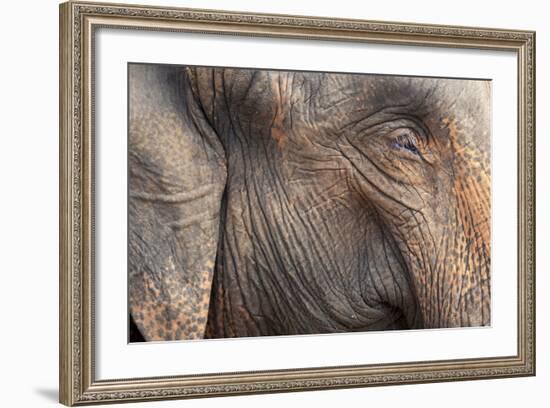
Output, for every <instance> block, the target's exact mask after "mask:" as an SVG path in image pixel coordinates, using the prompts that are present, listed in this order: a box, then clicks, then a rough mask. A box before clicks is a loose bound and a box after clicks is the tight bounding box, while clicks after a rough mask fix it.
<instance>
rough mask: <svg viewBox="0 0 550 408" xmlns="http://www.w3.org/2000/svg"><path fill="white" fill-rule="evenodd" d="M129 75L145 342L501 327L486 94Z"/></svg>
mask: <svg viewBox="0 0 550 408" xmlns="http://www.w3.org/2000/svg"><path fill="white" fill-rule="evenodd" d="M129 76H130V77H129V115H130V116H129V152H128V153H129V159H128V160H129V163H128V169H129V171H128V174H129V199H128V202H129V224H128V225H129V246H128V265H129V307H130V316H131V320H132V322H131V324H132V325H133V327H134V329H133V330H132V332H133V333H134V334H135V335H136V336H138V337H142V338H143V339H144V340H146V341H151V340H179V339H196V338H205V337H206V338H216V337H242V336H264V335H292V334H307V333H337V332H351V331H366V330H389V329H409V328H443V327H465V326H485V325H489V324H490V323H491V319H490V316H491V310H490V305H491V288H490V260H491V258H490V256H491V255H490V253H491V251H490V249H491V248H490V240H491V232H490V213H491V191H490V186H491V175H490V130H491V122H490V120H491V119H490V115H491V112H490V101H491V87H490V82H489V81H481V80H460V79H441V78H422V77H401V76H382V75H366V74H337V73H318V72H286V71H269V70H249V69H233V68H231V69H230V68H209V67H181V66H179V67H178V66H164V65H144V64H131V65H130V66H129Z"/></svg>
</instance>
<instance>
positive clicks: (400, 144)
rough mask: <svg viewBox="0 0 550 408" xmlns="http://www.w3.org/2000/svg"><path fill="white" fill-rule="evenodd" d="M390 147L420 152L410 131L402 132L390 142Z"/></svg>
mask: <svg viewBox="0 0 550 408" xmlns="http://www.w3.org/2000/svg"><path fill="white" fill-rule="evenodd" d="M391 147H392V148H393V149H396V150H408V151H410V152H411V153H414V154H420V151H419V149H418V139H417V138H416V137H415V136H414V135H413V134H411V132H402V133H400V134H399V135H398V136H396V137H395V139H394V140H393V141H392V143H391Z"/></svg>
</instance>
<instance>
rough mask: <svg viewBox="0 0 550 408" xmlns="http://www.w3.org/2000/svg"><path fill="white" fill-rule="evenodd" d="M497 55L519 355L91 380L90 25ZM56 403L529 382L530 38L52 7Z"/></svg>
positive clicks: (222, 14) (314, 20) (129, 8)
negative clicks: (506, 109) (500, 55)
mask: <svg viewBox="0 0 550 408" xmlns="http://www.w3.org/2000/svg"><path fill="white" fill-rule="evenodd" d="M105 26H109V27H117V28H135V29H147V30H163V31H188V32H201V33H222V34H232V35H248V36H270V37H286V38H303V39H326V40H335V41H368V42H376V43H385V44H401V45H403V44H414V45H430V46H442V47H460V48H477V49H501V50H509V51H513V52H516V53H517V57H518V58H517V60H518V98H519V99H518V124H519V126H518V162H519V170H518V192H519V195H518V204H519V212H518V217H519V220H518V221H519V222H518V225H519V227H518V272H517V273H518V350H517V354H516V355H513V356H503V357H493V358H480V359H462V360H445V361H428V362H416V363H399V364H382V365H369V366H365V365H363V366H345V367H322V368H316V369H298V370H279V371H264V372H253V373H239V374H234V373H233V374H215V375H193V376H176V377H163V378H160V377H156V378H132V379H113V380H102V381H99V380H96V379H95V376H94V315H93V305H94V289H93V288H94V252H93V251H94V250H93V248H94V247H93V230H94V225H93V212H94V208H93V195H94V180H93V177H92V174H93V172H92V170H93V140H94V139H93V137H94V136H93V131H94V129H93V120H92V118H93V108H94V105H93V103H94V100H93V47H94V31H95V29H96V28H98V27H105ZM59 228H60V254H59V257H60V258H59V260H60V271H59V272H60V303H59V308H60V342H59V353H60V380H59V381H60V401H61V402H62V403H63V404H66V405H80V404H89V403H106V402H116V401H121V402H122V401H144V400H153V399H168V398H189V397H201V396H219V395H230V394H252V393H265V392H280V391H299V390H314V389H328V388H345V387H360V386H371V385H387V384H405V383H422V382H434V381H450V380H467V379H482V378H497V377H515V376H529V375H534V374H535V33H534V32H531V31H515V30H514V31H512V30H502V29H488V28H469V27H454V26H453V27H451V26H439V25H420V24H410V23H394V22H374V21H361V20H343V19H328V18H318V17H298V16H288V15H267V14H245V13H235V12H226V11H210V10H190V9H178V8H160V7H148V6H134V5H115V4H109V5H107V4H96V3H83V2H68V3H64V4H61V5H60V227H59Z"/></svg>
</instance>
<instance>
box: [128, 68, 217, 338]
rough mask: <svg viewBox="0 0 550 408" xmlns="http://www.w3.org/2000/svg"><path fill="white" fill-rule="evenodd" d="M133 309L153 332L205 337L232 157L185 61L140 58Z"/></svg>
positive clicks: (133, 89) (131, 240)
mask: <svg viewBox="0 0 550 408" xmlns="http://www.w3.org/2000/svg"><path fill="white" fill-rule="evenodd" d="M128 75H129V81H128V87H129V140H128V183H129V193H128V285H129V291H128V296H129V309H130V315H131V318H133V320H134V322H135V324H136V326H137V328H138V329H139V331H140V332H141V334H142V336H143V337H144V339H145V340H146V341H151V340H180V339H194V338H202V337H203V336H204V331H205V327H206V321H207V314H208V306H209V301H210V290H211V285H212V276H213V271H214V263H215V257H216V251H217V246H218V237H219V219H220V207H221V198H222V194H223V191H224V188H225V181H226V164H225V154H224V151H223V147H222V145H221V143H220V141H219V139H218V137H217V135H216V134H215V132H214V131H213V129H212V128H211V127H210V125H209V124H208V122H207V120H206V118H205V117H204V115H203V111H202V109H201V107H200V106H199V105H198V102H197V101H196V100H195V98H194V95H193V92H192V87H191V83H190V79H189V76H188V75H187V72H186V70H185V68H182V67H174V66H164V65H146V64H130V65H129V67H128Z"/></svg>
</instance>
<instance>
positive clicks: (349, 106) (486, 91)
mask: <svg viewBox="0 0 550 408" xmlns="http://www.w3.org/2000/svg"><path fill="white" fill-rule="evenodd" d="M191 78H192V82H193V83H194V87H195V89H196V93H197V94H198V95H199V97H200V99H201V102H202V103H203V105H204V106H205V108H206V109H205V110H206V112H207V113H210V114H211V119H212V120H213V121H215V119H216V117H217V118H221V117H223V115H220V113H221V112H220V108H221V110H224V111H226V113H227V114H228V115H229V116H230V117H231V118H237V117H238V118H239V120H241V121H242V122H243V123H248V122H253V123H254V126H257V127H262V126H264V127H275V128H276V133H277V132H279V133H281V134H282V133H283V132H284V129H285V128H286V129H288V128H289V127H294V128H302V129H303V128H304V127H306V128H307V127H310V128H314V130H321V129H325V130H326V129H329V130H333V131H336V132H339V130H340V129H342V128H344V127H346V126H347V125H348V124H349V123H354V122H358V121H360V120H362V119H365V118H368V117H369V116H371V115H373V114H376V113H377V112H380V111H381V110H383V109H385V108H395V112H396V113H397V114H398V115H408V116H413V117H416V118H418V119H419V120H422V121H425V123H426V125H427V126H429V127H430V128H431V129H433V131H434V133H435V136H436V137H437V136H438V132H439V131H440V129H441V128H443V129H445V130H448V129H451V130H453V132H452V133H451V136H452V137H454V138H455V139H456V140H455V141H456V142H458V143H460V144H468V143H471V142H472V141H474V142H476V144H478V145H479V147H480V148H481V149H482V150H486V151H488V150H489V147H490V146H489V144H488V143H489V137H488V134H489V129H490V111H489V110H490V103H489V102H490V92H491V87H490V81H483V80H468V79H454V78H427V77H412V76H391V75H377V74H351V73H323V72H305V71H278V70H253V69H243V68H206V67H203V68H194V69H193V70H192V75H191ZM279 139H280V138H279ZM473 139H476V140H473Z"/></svg>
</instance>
